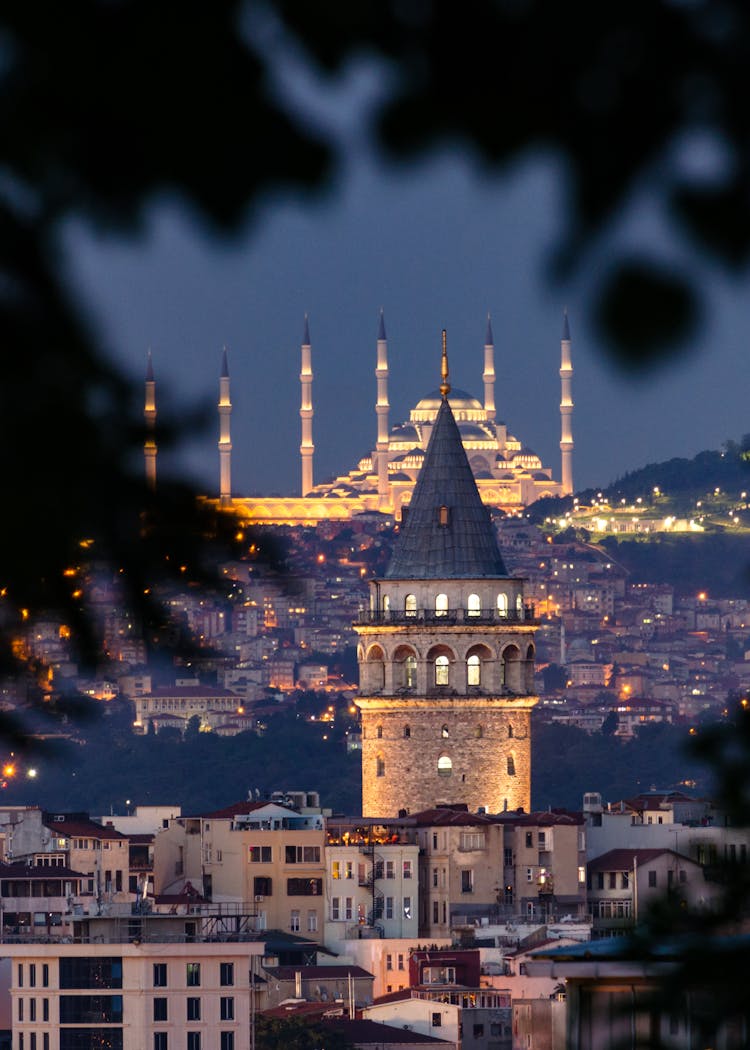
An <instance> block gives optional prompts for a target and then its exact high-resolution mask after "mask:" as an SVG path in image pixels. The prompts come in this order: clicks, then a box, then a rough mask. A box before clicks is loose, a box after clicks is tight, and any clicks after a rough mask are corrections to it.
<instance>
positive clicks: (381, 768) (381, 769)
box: [375, 755, 385, 777]
mask: <svg viewBox="0 0 750 1050" xmlns="http://www.w3.org/2000/svg"><path fill="white" fill-rule="evenodd" d="M375 776H376V777H384V776H385V759H384V758H383V756H382V755H378V757H377V758H376V759H375Z"/></svg>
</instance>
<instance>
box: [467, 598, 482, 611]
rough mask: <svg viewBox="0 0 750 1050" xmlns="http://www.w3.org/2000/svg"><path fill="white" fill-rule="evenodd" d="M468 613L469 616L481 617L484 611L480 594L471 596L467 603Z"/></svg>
mask: <svg viewBox="0 0 750 1050" xmlns="http://www.w3.org/2000/svg"><path fill="white" fill-rule="evenodd" d="M466 611H467V613H468V614H469V616H479V614H480V613H481V611H482V602H481V600H480V598H479V595H478V594H470V595H469V599H468V601H467V603H466Z"/></svg>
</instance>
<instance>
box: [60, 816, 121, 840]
mask: <svg viewBox="0 0 750 1050" xmlns="http://www.w3.org/2000/svg"><path fill="white" fill-rule="evenodd" d="M58 816H59V817H62V818H63V819H62V820H58ZM43 824H44V826H45V827H46V828H49V829H50V831H54V832H55V834H57V835H61V836H65V838H71V837H74V838H82V839H85V838H89V839H121V840H124V839H127V837H128V836H127V835H123V834H122V833H121V832H119V831H116V830H115V828H113V827H112V826H111V825H102V824H97V823H96V821H94V820H86V819H85V817H83V816H81V815H79V814H72V815H71V816H70V817H68V816H67V815H66V814H65V813H60V814H56V813H45V814H44V817H43Z"/></svg>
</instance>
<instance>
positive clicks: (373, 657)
mask: <svg viewBox="0 0 750 1050" xmlns="http://www.w3.org/2000/svg"><path fill="white" fill-rule="evenodd" d="M363 671H364V674H365V679H364V685H365V688H366V689H371V690H372V691H373V692H378V691H380V690H382V689H383V687H384V686H385V662H384V654H383V650H382V649H381V648H380V646H379V645H373V647H372V648H371V649H370V651H369V653H368V654H367V659H366V660H365V666H364V668H363Z"/></svg>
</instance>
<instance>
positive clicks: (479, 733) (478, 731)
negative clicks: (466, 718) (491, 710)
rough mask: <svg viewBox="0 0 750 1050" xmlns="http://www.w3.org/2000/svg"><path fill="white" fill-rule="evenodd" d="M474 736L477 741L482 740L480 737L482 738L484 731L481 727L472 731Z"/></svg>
mask: <svg viewBox="0 0 750 1050" xmlns="http://www.w3.org/2000/svg"><path fill="white" fill-rule="evenodd" d="M474 736H475V737H476V738H477V740H481V739H482V737H483V736H484V730H483V729H482V727H481V726H477V728H476V729H475V730H474Z"/></svg>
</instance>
